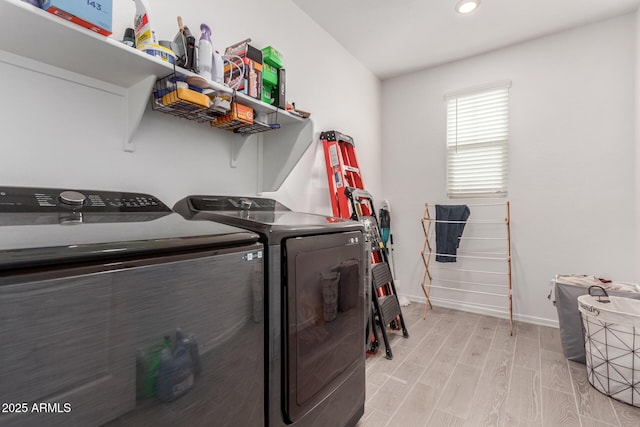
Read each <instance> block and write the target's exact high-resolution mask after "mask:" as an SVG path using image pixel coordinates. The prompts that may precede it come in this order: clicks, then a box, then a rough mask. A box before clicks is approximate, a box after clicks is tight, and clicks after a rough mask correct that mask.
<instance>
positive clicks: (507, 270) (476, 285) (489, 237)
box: [421, 201, 513, 335]
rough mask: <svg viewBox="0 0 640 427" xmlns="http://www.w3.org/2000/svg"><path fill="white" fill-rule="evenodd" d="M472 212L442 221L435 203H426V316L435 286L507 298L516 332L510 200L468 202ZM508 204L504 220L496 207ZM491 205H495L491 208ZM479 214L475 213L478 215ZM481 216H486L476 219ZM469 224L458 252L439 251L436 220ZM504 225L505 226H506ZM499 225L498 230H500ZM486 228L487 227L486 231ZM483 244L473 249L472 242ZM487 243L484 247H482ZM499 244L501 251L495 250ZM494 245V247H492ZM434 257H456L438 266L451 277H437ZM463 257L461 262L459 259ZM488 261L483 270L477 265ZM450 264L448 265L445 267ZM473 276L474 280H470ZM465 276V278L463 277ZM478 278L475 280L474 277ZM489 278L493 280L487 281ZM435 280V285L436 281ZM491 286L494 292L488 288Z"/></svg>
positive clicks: (424, 257) (423, 226) (481, 304)
mask: <svg viewBox="0 0 640 427" xmlns="http://www.w3.org/2000/svg"><path fill="white" fill-rule="evenodd" d="M466 206H468V207H469V209H470V211H471V214H470V215H469V218H468V220H467V221H446V220H438V219H436V218H434V217H433V216H431V208H432V207H435V204H429V203H425V210H424V215H423V217H422V220H421V223H422V230H423V232H424V237H425V239H424V245H423V247H422V252H421V255H422V262H423V263H424V268H425V271H424V276H423V278H422V284H421V286H422V291H423V292H424V296H425V297H426V304H425V307H424V313H423V317H425V318H426V316H427V310H428V308H433V307H432V305H431V289H432V288H433V289H441V290H445V291H447V292H449V291H450V292H453V293H466V294H469V295H474V296H478V297H482V298H484V299H485V300H486V299H490V300H493V299H499V300H502V298H506V299H507V300H508V310H509V329H510V333H511V335H513V298H512V276H511V214H510V206H509V202H508V201H507V202H501V203H482V204H468V205H466ZM500 206H504V214H505V217H504V219H502V218H500V219H497V218H495V212H493V211H495V210H499V207H500ZM489 207H493V208H490V209H487V208H489ZM476 213H477V215H474V214H476ZM477 216H480V217H481V218H482V219H476V218H475V217H477ZM439 222H440V223H449V224H456V223H458V224H459V223H462V222H464V223H466V226H465V230H464V233H463V235H462V236H461V237H460V246H459V248H458V253H457V254H456V255H450V254H440V253H436V251H435V244H434V243H432V242H434V240H433V239H434V238H435V231H434V226H433V224H434V223H439ZM502 226H504V227H502ZM496 228H497V231H496ZM482 229H484V230H482ZM471 242H475V243H477V244H480V246H481V248H480V249H479V250H471V249H469V246H472V245H471V244H470V243H471ZM482 245H484V247H482ZM495 246H498V247H499V249H500V251H499V252H495V251H494V250H495ZM488 247H489V248H490V250H489V249H488ZM433 256H443V257H455V258H456V260H457V261H456V263H455V264H454V263H446V264H443V265H444V266H442V267H440V266H439V267H438V270H439V272H440V273H443V272H446V273H447V277H444V275H443V277H434V274H433V273H434V272H435V271H432V270H434V268H433V265H432V257H433ZM458 260H459V262H458ZM483 263H487V264H488V265H489V267H487V268H484V269H479V268H481V267H477V265H482V264H483ZM445 266H446V267H445ZM454 266H455V267H454ZM469 276H471V277H472V279H467V278H468V277H469ZM461 277H462V278H464V279H465V280H462V279H461ZM475 277H481V278H482V279H484V280H482V281H477V279H475ZM474 279H475V280H474ZM487 281H489V282H490V283H487ZM434 283H435V284H434ZM487 288H490V289H491V291H488V290H487ZM470 305H473V306H477V307H483V308H489V309H491V310H494V311H496V310H501V311H502V310H504V309H505V307H504V305H503V304H499V305H495V304H487V303H481V302H471V303H470Z"/></svg>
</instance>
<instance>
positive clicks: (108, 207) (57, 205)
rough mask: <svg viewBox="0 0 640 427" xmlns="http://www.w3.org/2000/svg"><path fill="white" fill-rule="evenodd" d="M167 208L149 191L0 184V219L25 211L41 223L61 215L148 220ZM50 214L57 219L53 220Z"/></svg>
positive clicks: (95, 219)
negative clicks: (6, 185)
mask: <svg viewBox="0 0 640 427" xmlns="http://www.w3.org/2000/svg"><path fill="white" fill-rule="evenodd" d="M171 212H172V211H171V209H170V208H169V207H168V206H166V205H165V204H164V203H162V202H161V201H160V200H158V199H157V198H156V197H154V196H151V195H149V194H142V193H124V192H115V191H95V190H71V189H60V188H28V187H0V215H2V218H3V219H4V221H2V220H0V223H2V222H5V223H6V222H7V221H9V222H14V221H10V220H9V218H10V217H12V218H14V220H16V219H17V218H18V217H19V215H20V216H21V217H22V218H24V219H25V220H26V218H27V216H25V214H32V216H34V217H35V216H37V217H38V218H39V220H40V221H42V223H52V222H62V219H63V218H65V222H120V221H148V220H150V219H154V218H157V217H158V216H163V215H168V214H170V213H171ZM9 214H12V215H9ZM54 216H55V217H56V218H58V221H54V219H53V217H54ZM48 217H51V218H48ZM69 218H72V219H73V221H71V220H69Z"/></svg>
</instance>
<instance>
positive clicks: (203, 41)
mask: <svg viewBox="0 0 640 427" xmlns="http://www.w3.org/2000/svg"><path fill="white" fill-rule="evenodd" d="M200 31H202V34H201V35H200V41H199V42H198V74H200V75H201V76H202V77H204V78H205V79H207V80H211V67H212V66H213V46H212V45H211V28H209V26H207V24H200Z"/></svg>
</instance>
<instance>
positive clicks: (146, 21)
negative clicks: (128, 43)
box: [133, 0, 158, 49]
mask: <svg viewBox="0 0 640 427" xmlns="http://www.w3.org/2000/svg"><path fill="white" fill-rule="evenodd" d="M134 1H135V2H136V16H135V19H134V20H133V27H134V29H135V33H136V48H138V49H144V48H146V47H148V46H149V45H151V44H158V39H157V38H156V32H155V31H154V30H153V29H152V28H151V17H150V13H149V6H148V5H147V1H146V0H134Z"/></svg>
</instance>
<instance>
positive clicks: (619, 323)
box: [578, 286, 640, 407]
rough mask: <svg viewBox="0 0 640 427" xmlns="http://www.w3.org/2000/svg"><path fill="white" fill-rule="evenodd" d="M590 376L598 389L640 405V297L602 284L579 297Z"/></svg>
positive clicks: (590, 379)
mask: <svg viewBox="0 0 640 427" xmlns="http://www.w3.org/2000/svg"><path fill="white" fill-rule="evenodd" d="M596 293H597V294H599V295H594V294H596ZM578 309H579V310H580V316H581V317H582V323H583V326H584V342H585V355H586V361H587V377H588V379H589V382H590V383H591V385H592V386H593V387H595V388H596V389H597V390H598V391H600V392H602V393H604V394H606V395H607V396H610V397H612V398H614V399H616V400H620V401H622V402H625V403H629V404H631V405H633V406H636V407H640V301H638V300H634V299H631V298H623V297H614V296H611V297H609V296H608V295H607V292H606V291H605V290H604V289H602V288H601V287H598V286H592V287H590V288H589V295H582V296H580V297H578Z"/></svg>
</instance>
